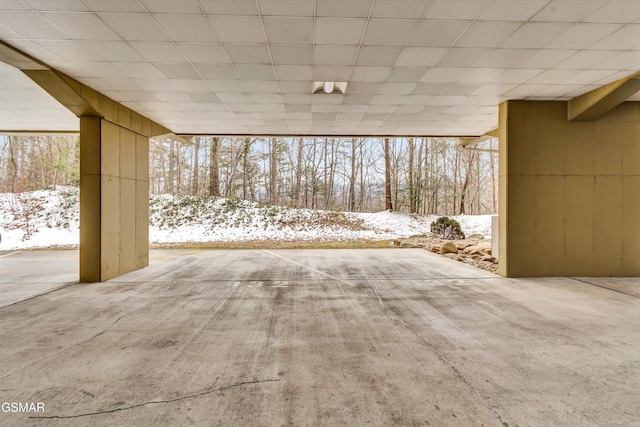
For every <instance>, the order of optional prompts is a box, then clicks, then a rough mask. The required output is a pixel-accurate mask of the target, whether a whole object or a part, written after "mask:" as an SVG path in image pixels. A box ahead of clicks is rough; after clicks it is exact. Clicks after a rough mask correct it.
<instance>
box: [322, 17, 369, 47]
mask: <svg viewBox="0 0 640 427" xmlns="http://www.w3.org/2000/svg"><path fill="white" fill-rule="evenodd" d="M366 24H367V20H366V19H345V18H342V19H334V18H317V20H316V39H315V41H316V43H318V44H336V45H358V44H360V40H361V39H362V33H363V31H364V28H365V26H366Z"/></svg>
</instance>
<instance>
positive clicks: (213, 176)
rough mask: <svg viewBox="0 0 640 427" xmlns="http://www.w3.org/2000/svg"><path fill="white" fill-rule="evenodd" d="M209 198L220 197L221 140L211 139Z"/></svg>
mask: <svg viewBox="0 0 640 427" xmlns="http://www.w3.org/2000/svg"><path fill="white" fill-rule="evenodd" d="M209 196H216V197H218V196H220V138H218V137H213V138H211V146H210V149H209Z"/></svg>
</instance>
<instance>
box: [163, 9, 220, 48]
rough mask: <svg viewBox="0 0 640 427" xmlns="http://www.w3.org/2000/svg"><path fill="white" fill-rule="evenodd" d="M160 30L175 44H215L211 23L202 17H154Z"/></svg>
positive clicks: (169, 15) (174, 15)
mask: <svg viewBox="0 0 640 427" xmlns="http://www.w3.org/2000/svg"><path fill="white" fill-rule="evenodd" d="M154 17H155V19H157V20H158V22H159V23H160V25H161V26H162V29H163V30H164V31H166V32H167V34H168V35H169V37H171V40H173V41H176V42H217V41H218V37H217V36H216V34H215V32H214V31H213V28H212V26H211V23H210V22H209V20H208V19H207V17H206V16H202V15H178V14H165V15H160V14H158V15H154Z"/></svg>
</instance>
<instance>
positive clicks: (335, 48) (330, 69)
mask: <svg viewBox="0 0 640 427" xmlns="http://www.w3.org/2000/svg"><path fill="white" fill-rule="evenodd" d="M638 19H640V2H631V1H624V2H623V1H617V0H616V1H608V0H526V1H524V0H522V1H514V0H428V1H427V0H401V1H400V0H376V1H373V0H348V1H347V0H184V1H181V0H139V1H131V0H111V1H102V0H82V1H56V2H52V1H48V0H47V1H45V0H24V1H22V2H7V1H2V0H0V38H2V39H3V40H4V41H6V42H7V43H9V44H10V45H13V46H15V47H16V48H18V49H22V50H24V51H25V52H26V53H28V54H30V55H33V56H34V57H36V58H37V59H39V60H42V61H44V62H45V63H47V64H49V65H51V66H52V67H55V68H56V69H59V70H61V71H63V72H66V73H68V74H69V75H70V76H71V77H74V78H77V79H78V80H80V81H81V82H83V83H85V84H87V85H89V86H90V87H92V88H94V89H96V90H100V91H103V92H104V93H105V94H107V95H109V96H111V97H113V98H114V99H116V100H120V101H122V102H125V103H126V105H128V106H130V107H131V108H134V109H136V110H137V111H139V112H141V113H143V114H145V115H148V116H149V117H150V118H153V119H156V120H158V121H159V122H160V123H161V124H164V125H169V124H171V125H172V126H180V128H176V129H172V130H175V131H177V132H195V130H197V129H209V130H210V131H211V132H220V133H235V132H247V131H248V132H250V133H257V132H262V131H269V132H271V133H292V132H296V131H301V132H317V133H331V132H335V131H336V130H337V129H339V130H340V131H341V132H347V133H354V132H355V133H359V132H360V133H367V134H370V133H375V132H382V131H384V132H387V133H391V132H399V133H401V134H406V133H412V132H418V133H422V132H424V133H431V132H434V133H437V134H443V133H447V132H451V131H453V130H455V131H459V132H463V131H464V132H465V133H469V132H470V133H471V134H480V133H483V132H486V131H487V130H490V129H492V128H495V127H496V126H497V123H496V114H497V108H498V103H500V102H501V101H503V100H505V99H512V98H527V99H568V98H569V97H570V96H572V95H574V94H579V93H584V92H585V91H586V90H587V89H589V90H590V89H593V88H594V87H597V86H598V85H601V84H605V83H606V82H609V81H612V80H615V79H619V78H621V77H624V76H626V75H629V74H631V73H633V72H637V71H638V70H639V69H640V42H638V40H640V23H637V22H638ZM8 81H9V82H10V81H11V80H8ZM314 81H345V82H348V87H347V92H346V94H345V95H340V94H332V95H327V94H322V93H321V94H315V95H312V94H311V91H312V83H313V82H314ZM5 84H9V83H5ZM9 89H10V88H9ZM8 92H10V91H8ZM27 99H31V98H27ZM34 108H38V106H34ZM476 109H477V110H476ZM479 109H484V110H482V111H480V110H479ZM7 111H8V110H6V109H5V110H3V115H6V114H9V113H8V112H7ZM40 111H42V110H40ZM445 111H446V114H445V115H443V113H444V112H445ZM189 112H192V113H193V114H192V115H191V116H189ZM216 113H222V114H219V115H218V116H216ZM43 114H44V113H43ZM45 115H46V116H47V117H51V114H45ZM7 117H8V116H7ZM2 118H3V119H4V117H2ZM16 120H19V119H18V118H16ZM22 123H24V120H23V122H22Z"/></svg>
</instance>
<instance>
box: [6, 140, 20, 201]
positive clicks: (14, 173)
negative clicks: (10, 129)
mask: <svg viewBox="0 0 640 427" xmlns="http://www.w3.org/2000/svg"><path fill="white" fill-rule="evenodd" d="M7 138H8V139H9V176H10V181H9V187H10V188H11V192H12V193H16V192H17V190H18V189H17V185H16V184H17V179H18V162H17V161H16V155H15V147H14V146H13V143H14V139H13V138H12V137H11V136H8V137H7Z"/></svg>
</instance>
